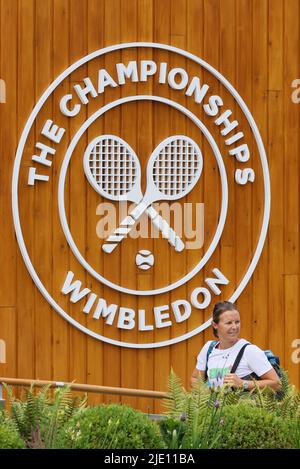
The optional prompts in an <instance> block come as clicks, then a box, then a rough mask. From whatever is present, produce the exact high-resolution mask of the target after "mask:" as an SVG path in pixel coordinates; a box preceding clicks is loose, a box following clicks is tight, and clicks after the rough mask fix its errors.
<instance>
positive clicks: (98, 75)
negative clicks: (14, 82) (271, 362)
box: [12, 43, 270, 348]
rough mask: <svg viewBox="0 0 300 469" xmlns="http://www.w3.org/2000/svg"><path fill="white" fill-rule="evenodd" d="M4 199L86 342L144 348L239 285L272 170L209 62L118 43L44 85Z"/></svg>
mask: <svg viewBox="0 0 300 469" xmlns="http://www.w3.org/2000/svg"><path fill="white" fill-rule="evenodd" d="M125 57H126V60H125ZM12 204H13V216H14V223H15V230H16V235H17V240H18V243H19V246H20V250H21V253H22V256H23V258H24V261H25V264H26V266H27V269H28V271H29V273H30V275H31V277H32V279H33V281H34V282H35V284H36V286H37V287H38V288H39V290H40V291H41V293H42V295H43V296H44V297H45V299H46V300H47V301H48V302H49V303H50V305H51V306H52V307H53V308H54V309H55V310H56V311H57V312H58V313H59V314H60V315H61V316H62V317H63V318H65V319H66V320H67V321H69V322H70V323H71V324H72V325H74V326H75V327H77V328H78V329H80V330H81V331H82V332H84V333H86V334H88V335H90V336H92V337H94V338H96V339H99V340H102V341H104V342H107V343H110V344H114V345H118V346H124V347H131V348H154V347H160V346H165V345H170V344H174V343H176V342H180V341H183V340H186V339H188V338H190V337H192V336H194V335H196V334H198V333H199V332H201V331H203V330H204V329H205V328H206V327H208V326H209V325H210V322H211V319H210V311H211V306H212V304H213V303H215V302H216V301H219V300H220V299H221V298H223V299H229V300H230V301H235V300H236V299H237V298H238V297H239V295H240V294H241V293H242V291H243V290H244V288H245V287H246V285H247V283H248V281H249V279H250V278H251V275H252V273H253V271H254V269H255V267H256V265H257V262H258V260H259V257H260V254H261V252H262V249H263V244H264V241H265V238H266V233H267V227H268V220H269V213H270V183H269V172H268V165H267V159H266V155H265V151H264V147H263V143H262V140H261V137H260V134H259V131H258V129H257V126H256V124H255V122H254V119H253V117H252V115H251V114H250V112H249V110H248V108H247V106H246V104H245V103H244V101H243V100H242V98H241V97H240V96H239V94H238V93H237V91H236V90H235V89H234V88H233V87H232V85H231V84H230V83H229V82H228V81H227V80H226V79H225V78H224V77H223V76H222V75H221V74H220V73H219V72H217V71H216V70H215V69H214V68H212V67H211V66H210V65H209V64H207V63H206V62H204V61H203V60H201V59H199V58H198V57H196V56H194V55H192V54H190V53H188V52H185V51H183V50H180V49H177V48H175V47H171V46H168V45H163V44H155V43H129V44H119V45H116V46H111V47H107V48H105V49H101V50H98V51H96V52H93V53H91V54H89V55H88V56H86V57H84V58H82V59H81V60H79V61H78V62H76V63H75V64H73V65H72V66H70V67H69V68H68V69H67V70H65V71H64V72H63V73H62V74H61V75H60V76H59V77H58V78H57V79H56V80H55V81H54V82H53V83H52V84H51V85H50V86H49V88H48V89H47V90H46V91H45V92H44V94H43V95H42V97H41V98H40V100H39V101H38V103H37V104H36V106H35V108H34V109H33V111H32V113H31V115H30V117H29V119H28V121H27V123H26V126H25V128H24V131H23V133H22V136H21V139H20V142H19V146H18V149H17V154H16V160H15V165H14V171H13V183H12ZM31 224H34V226H35V230H34V231H33V230H32V228H30V226H31ZM33 233H35V235H34V236H33ZM36 233H38V236H36Z"/></svg>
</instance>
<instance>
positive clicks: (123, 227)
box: [102, 203, 147, 254]
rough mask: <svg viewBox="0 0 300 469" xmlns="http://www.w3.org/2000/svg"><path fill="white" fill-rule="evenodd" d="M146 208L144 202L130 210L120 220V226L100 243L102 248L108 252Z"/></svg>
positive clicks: (124, 235) (128, 230)
mask: <svg viewBox="0 0 300 469" xmlns="http://www.w3.org/2000/svg"><path fill="white" fill-rule="evenodd" d="M146 209H147V205H146V204H144V203H140V204H138V205H137V206H136V207H135V208H134V209H133V210H132V212H131V213H130V214H129V215H128V216H127V217H126V218H124V220H122V222H121V224H120V226H119V227H118V228H116V229H115V231H114V232H113V233H112V234H111V235H109V237H108V238H107V240H106V241H105V243H104V244H102V250H103V251H104V252H107V253H108V254H110V253H111V252H113V250H114V249H116V247H117V246H118V244H119V243H120V242H121V241H122V240H123V239H124V238H125V237H126V236H127V235H128V233H129V232H130V231H131V229H132V228H133V226H134V224H135V223H136V221H137V220H138V219H139V218H140V216H141V215H142V213H143V212H144V211H145V210H146Z"/></svg>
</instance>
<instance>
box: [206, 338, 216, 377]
mask: <svg viewBox="0 0 300 469" xmlns="http://www.w3.org/2000/svg"><path fill="white" fill-rule="evenodd" d="M218 343H219V341H218V340H213V341H212V342H211V343H210V345H209V347H208V350H207V355H206V364H205V372H204V380H205V381H207V378H208V373H207V370H208V359H209V356H210V354H211V352H212V351H213V349H214V348H215V347H216V345H217V344H218Z"/></svg>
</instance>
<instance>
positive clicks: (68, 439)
mask: <svg viewBox="0 0 300 469" xmlns="http://www.w3.org/2000/svg"><path fill="white" fill-rule="evenodd" d="M56 446H57V447H59V448H90V449H93V448H106V449H110V448H114V449H116V448H118V449H127V448H128V449H133V448H136V449H142V448H146V449H153V448H163V442H162V439H161V436H160V432H159V428H158V426H157V425H156V424H155V423H154V422H152V421H151V420H150V419H149V418H148V417H147V416H146V415H144V414H142V413H141V412H139V411H137V410H134V409H132V408H131V407H129V406H126V405H120V404H111V405H100V406H95V407H90V408H87V409H84V410H82V411H81V412H79V413H78V414H76V415H75V416H74V417H73V418H71V420H70V421H69V422H68V423H67V425H66V427H65V428H64V429H63V431H62V432H60V433H59V435H58V437H57V441H56Z"/></svg>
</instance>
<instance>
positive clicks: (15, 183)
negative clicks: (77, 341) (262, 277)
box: [12, 42, 271, 348]
mask: <svg viewBox="0 0 300 469" xmlns="http://www.w3.org/2000/svg"><path fill="white" fill-rule="evenodd" d="M142 47H144V48H152V49H162V50H166V51H169V52H174V53H176V54H179V55H181V56H183V57H186V58H188V59H190V60H193V61H194V62H196V63H198V64H199V65H200V66H201V67H203V68H205V69H206V70H208V71H209V72H210V73H211V74H212V75H214V76H215V77H216V78H217V79H218V80H219V81H220V82H221V83H222V84H223V85H224V86H225V88H227V90H228V91H229V92H230V93H231V95H232V96H233V98H234V99H235V100H236V102H237V103H238V105H239V106H240V108H241V109H242V111H243V113H244V115H245V117H246V119H247V121H248V123H249V125H250V127H251V129H252V132H253V135H254V137H255V141H256V144H257V147H258V150H259V155H260V160H261V164H262V171H263V179H264V213H263V221H262V227H261V232H260V236H259V240H258V243H257V246H256V249H255V252H254V255H253V258H252V261H251V262H250V264H249V267H248V270H247V271H246V273H245V275H244V277H243V279H242V281H241V282H240V284H239V285H238V287H237V288H236V290H235V292H234V293H233V294H232V295H231V297H230V298H229V301H235V300H236V299H237V298H238V297H239V295H240V294H241V293H242V291H243V290H244V288H245V287H246V285H247V284H248V282H249V280H250V278H251V276H252V274H253V271H254V269H255V267H256V265H257V263H258V260H259V258H260V255H261V252H262V249H263V246H264V242H265V239H266V236H267V230H268V224H269V218H270V207H271V192H270V176H269V168H268V163H267V157H266V153H265V149H264V145H263V142H262V138H261V136H260V133H259V130H258V128H257V125H256V123H255V121H254V119H253V117H252V114H251V113H250V111H249V109H248V107H247V105H246V104H245V102H244V101H243V99H242V98H241V96H240V95H239V93H238V92H237V91H236V90H235V89H234V88H233V86H232V85H231V84H230V83H229V81H228V80H227V79H226V78H225V77H224V76H223V75H221V73H219V72H218V71H217V70H215V69H214V68H213V67H212V66H211V65H209V64H208V63H207V62H205V61H204V60H202V59H200V58H199V57H197V56H195V55H194V54H191V53H190V52H187V51H185V50H182V49H179V48H177V47H174V46H170V45H168V44H159V43H153V42H130V43H124V44H117V45H114V46H108V47H105V48H103V49H100V50H97V51H94V52H92V53H91V54H88V55H86V56H85V57H82V58H81V59H79V60H78V61H77V62H75V63H74V64H72V65H71V66H70V67H68V68H67V69H66V70H64V71H63V72H62V73H61V74H60V75H59V76H58V77H57V78H56V79H55V80H54V81H53V82H52V84H51V85H50V86H49V87H48V88H47V90H46V91H45V92H44V93H43V95H42V96H41V98H40V99H39V101H38V102H37V103H36V105H35V107H34V109H33V111H32V112H31V114H30V116H29V119H28V120H27V122H26V125H25V127H24V130H23V132H22V135H21V138H20V141H19V145H18V148H17V152H16V159H15V163H14V168H13V175H12V212H13V221H14V226H15V232H16V237H17V242H18V244H19V248H20V251H21V254H22V256H23V259H24V262H25V265H26V267H27V269H28V271H29V273H30V275H31V277H32V279H33V281H34V282H35V284H36V286H37V287H38V288H39V290H40V292H41V293H42V295H43V296H44V298H45V299H46V300H47V301H48V302H49V303H50V305H51V306H52V307H53V308H54V309H55V310H56V311H57V312H58V313H59V314H60V315H61V316H62V317H64V318H65V319H66V320H67V321H68V322H69V323H70V324H72V325H74V326H75V327H77V328H78V329H80V330H81V331H82V332H85V333H86V334H88V335H90V336H91V337H94V338H95V339H98V340H102V341H104V342H106V343H110V344H114V345H118V346H122V347H127V348H157V347H163V346H168V345H172V344H175V343H178V342H181V341H183V340H186V339H189V338H190V337H193V336H194V335H196V334H198V333H199V332H201V331H202V330H204V329H206V328H207V327H209V325H210V324H211V319H209V320H207V321H206V322H205V323H203V324H202V325H200V326H199V327H197V328H196V329H194V330H193V331H190V332H188V333H186V334H183V335H181V336H179V337H176V338H173V339H170V340H165V341H163V342H158V343H148V344H133V343H124V342H120V341H118V340H113V339H109V338H107V337H103V336H101V335H100V334H96V333H95V332H93V331H91V330H89V329H87V328H86V327H84V326H83V325H81V324H80V323H78V322H77V321H75V320H74V319H73V318H72V317H70V316H69V315H68V314H67V313H66V312H65V311H64V310H63V309H62V308H61V307H60V306H59V305H58V304H57V303H56V302H55V301H54V299H53V298H52V297H51V296H50V295H49V293H48V291H47V290H46V288H45V287H44V285H43V284H42V282H41V281H40V279H39V277H38V275H37V273H36V271H35V269H34V267H33V265H32V263H31V260H30V257H29V255H28V252H27V249H26V245H25V241H24V238H23V234H22V229H21V224H20V218H19V206H18V178H19V169H20V164H21V159H22V154H23V150H24V146H25V143H26V139H27V137H28V134H29V132H30V129H31V127H32V125H33V123H34V121H35V118H36V116H37V115H38V113H39V111H40V109H41V108H42V106H43V104H44V103H45V101H46V100H47V98H48V97H49V96H50V95H51V93H52V92H53V91H54V90H55V89H56V88H57V86H58V85H59V84H60V83H61V82H62V81H63V80H64V79H65V78H66V77H67V76H68V75H70V74H71V73H72V72H73V71H74V70H76V69H77V68H79V67H80V66H81V65H83V64H85V63H86V62H88V61H90V60H93V59H94V58H96V57H100V56H101V55H104V54H107V53H109V52H113V51H115V50H123V49H129V48H142Z"/></svg>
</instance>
